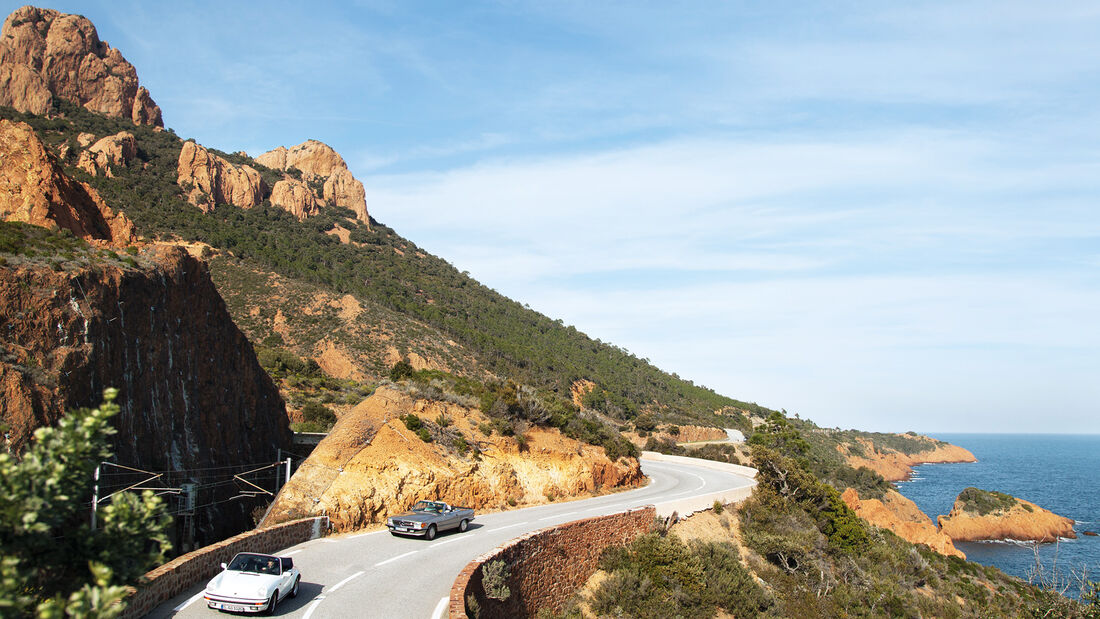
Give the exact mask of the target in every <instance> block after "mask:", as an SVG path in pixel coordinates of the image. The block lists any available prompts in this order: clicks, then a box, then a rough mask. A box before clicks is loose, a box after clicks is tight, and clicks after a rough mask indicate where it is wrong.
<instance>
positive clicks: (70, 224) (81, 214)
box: [0, 120, 134, 245]
mask: <svg viewBox="0 0 1100 619" xmlns="http://www.w3.org/2000/svg"><path fill="white" fill-rule="evenodd" d="M127 135H128V134H127ZM132 137H133V136H131V140H132ZM101 142H102V140H101ZM97 144H98V143H97ZM120 155H121V153H120ZM0 219H4V220H6V221H21V222H24V223H29V224H33V225H36V226H42V227H44V228H49V229H51V230H58V229H65V230H69V231H70V232H72V233H73V234H75V235H76V236H79V237H82V238H84V239H87V240H97V241H104V242H106V243H109V244H113V245H126V244H128V243H130V242H132V241H133V238H134V225H133V223H131V222H130V220H129V219H127V218H126V216H125V215H123V214H122V213H115V212H113V211H112V210H111V209H110V207H108V206H107V204H105V203H104V202H103V200H102V199H100V197H99V194H98V193H96V191H95V189H93V188H92V187H91V186H89V185H88V184H86V183H81V182H78V181H75V180H73V179H72V178H69V177H68V176H67V175H66V174H65V173H64V171H63V170H62V168H61V164H60V163H59V162H58V161H57V158H56V157H54V155H53V154H51V153H49V152H48V151H47V150H46V147H45V145H44V144H42V141H41V140H40V139H39V138H38V136H37V135H36V134H35V132H34V129H32V128H31V127H30V125H28V124H26V123H21V122H11V121H8V120H0Z"/></svg>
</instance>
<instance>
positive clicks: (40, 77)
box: [0, 6, 164, 127]
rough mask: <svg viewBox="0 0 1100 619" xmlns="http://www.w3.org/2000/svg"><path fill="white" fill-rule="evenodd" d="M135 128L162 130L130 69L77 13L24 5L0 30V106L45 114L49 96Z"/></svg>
mask: <svg viewBox="0 0 1100 619" xmlns="http://www.w3.org/2000/svg"><path fill="white" fill-rule="evenodd" d="M54 96H56V97H59V98H61V99H66V100H68V101H72V102H74V103H77V104H79V105H82V106H84V107H85V108H87V109H88V110H90V111H92V112H96V113H98V114H103V115H104V116H109V117H112V118H129V119H130V120H132V121H133V122H134V124H139V125H154V126H158V127H160V126H163V124H164V123H163V121H162V120H161V113H160V108H159V107H157V105H156V103H154V102H153V99H152V98H151V97H150V96H149V91H148V90H146V89H145V88H144V87H142V86H140V85H139V84H138V77H137V71H136V70H135V69H134V65H132V64H130V63H129V62H127V61H126V59H125V58H123V57H122V54H121V53H120V52H119V51H118V50H117V49H114V48H113V47H111V46H110V45H108V44H107V42H106V41H101V40H100V39H99V34H98V33H97V32H96V29H95V26H94V25H92V22H90V21H89V20H88V19H87V18H85V17H83V16H80V15H68V14H65V13H61V12H59V11H54V10H51V9H40V8H36V7H33V6H25V7H22V8H20V9H16V10H15V11H13V12H12V13H11V15H9V16H8V18H7V19H6V20H4V27H3V30H2V31H0V105H7V106H11V107H14V108H16V109H17V110H19V111H21V112H30V113H32V114H45V113H47V112H48V111H49V110H50V107H51V99H52V97H54Z"/></svg>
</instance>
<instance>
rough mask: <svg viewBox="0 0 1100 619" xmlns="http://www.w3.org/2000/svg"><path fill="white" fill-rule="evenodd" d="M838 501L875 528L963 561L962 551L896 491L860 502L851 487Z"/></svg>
mask: <svg viewBox="0 0 1100 619" xmlns="http://www.w3.org/2000/svg"><path fill="white" fill-rule="evenodd" d="M840 498H841V499H843V500H844V502H845V503H846V504H847V505H848V507H851V508H852V510H853V511H855V513H856V515H857V516H859V517H860V518H863V519H864V520H866V521H867V522H868V523H870V524H872V525H874V526H876V527H881V528H883V529H889V530H891V531H893V532H894V533H895V534H897V535H898V537H900V538H902V539H904V540H906V541H909V542H912V543H914V544H924V545H925V546H928V547H929V548H931V549H932V550H935V551H936V552H938V553H940V554H942V555H948V556H955V557H959V558H960V559H965V558H966V555H965V554H963V552H962V551H961V550H959V549H958V548H955V544H954V542H952V541H951V538H950V537H948V536H947V535H945V534H943V533H942V532H941V531H940V530H938V529H937V528H936V526H935V525H934V524H932V519H931V518H929V517H928V516H927V515H925V513H924V512H922V511H921V510H920V508H919V507H917V505H916V504H915V503H913V502H912V501H910V500H909V499H907V498H905V497H904V496H902V495H901V493H899V492H897V491H896V490H893V489H891V490H888V491H887V492H886V496H885V497H883V499H882V500H879V499H860V498H859V494H858V493H857V492H856V491H855V489H854V488H848V489H847V490H845V491H844V494H842V495H841V496H840Z"/></svg>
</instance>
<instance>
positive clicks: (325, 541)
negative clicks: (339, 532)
mask: <svg viewBox="0 0 1100 619" xmlns="http://www.w3.org/2000/svg"><path fill="white" fill-rule="evenodd" d="M321 541H322V542H324V543H326V544H335V543H337V542H336V540H334V539H329V538H327V537H325V538H322V539H321Z"/></svg>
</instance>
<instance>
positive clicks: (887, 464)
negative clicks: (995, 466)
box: [837, 435, 978, 481]
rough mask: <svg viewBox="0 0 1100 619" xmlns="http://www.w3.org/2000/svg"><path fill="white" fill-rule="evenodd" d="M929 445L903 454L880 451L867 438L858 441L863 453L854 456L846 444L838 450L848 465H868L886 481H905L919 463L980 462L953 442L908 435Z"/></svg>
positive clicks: (853, 466) (838, 447)
mask: <svg viewBox="0 0 1100 619" xmlns="http://www.w3.org/2000/svg"><path fill="white" fill-rule="evenodd" d="M906 437H907V438H914V439H916V440H920V441H923V442H926V443H927V444H928V447H927V448H926V449H923V450H921V451H918V452H915V453H910V454H906V453H902V452H900V451H885V452H882V451H878V450H877V449H876V448H875V446H874V444H873V443H872V442H871V441H869V440H866V439H856V440H857V441H858V442H859V444H860V448H861V450H862V452H863V454H862V455H861V454H858V453H853V451H852V450H850V449H849V448H848V447H847V446H846V445H839V446H837V450H838V451H840V453H841V454H842V455H843V456H844V457H845V459H846V460H847V461H848V465H849V466H851V467H852V468H856V469H858V468H859V467H861V466H865V467H867V468H869V469H871V470H873V471H875V472H876V473H878V474H879V475H882V476H883V478H885V479H886V481H904V480H906V479H909V476H910V475H912V474H913V467H914V466H916V465H918V464H931V463H934V462H977V461H978V459H977V458H975V457H974V454H972V453H970V452H969V451H967V450H966V449H963V448H962V447H959V446H957V445H951V444H950V443H944V442H942V441H937V440H935V439H933V438H930V437H927V436H919V435H906Z"/></svg>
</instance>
